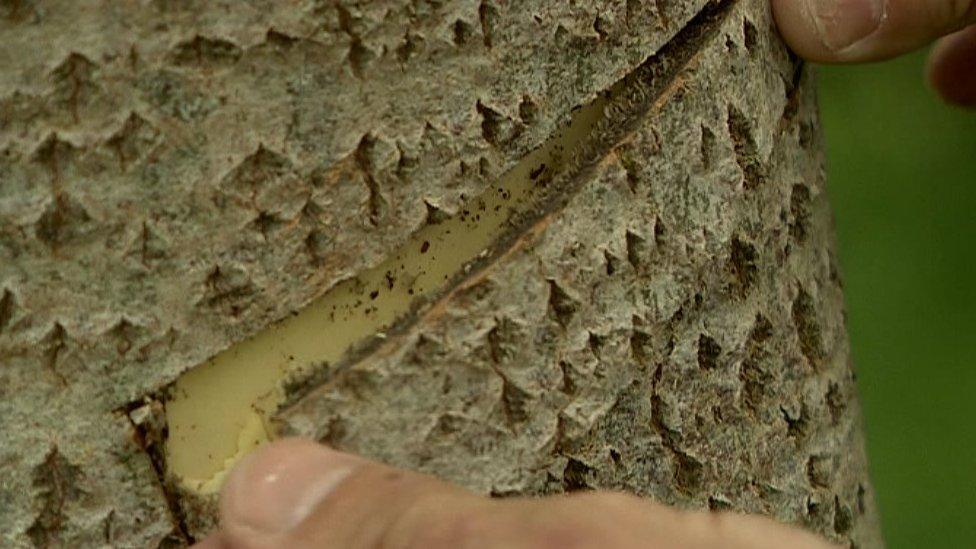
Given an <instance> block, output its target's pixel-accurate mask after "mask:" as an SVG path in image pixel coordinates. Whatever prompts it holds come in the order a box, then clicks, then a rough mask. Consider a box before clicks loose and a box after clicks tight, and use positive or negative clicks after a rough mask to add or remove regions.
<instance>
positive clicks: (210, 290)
mask: <svg viewBox="0 0 976 549" xmlns="http://www.w3.org/2000/svg"><path fill="white" fill-rule="evenodd" d="M204 285H205V287H206V288H205V290H204V297H203V303H204V304H205V305H207V306H208V307H214V308H220V309H222V310H224V311H225V312H227V313H229V314H231V315H234V316H237V315H238V314H240V313H241V312H242V311H243V310H244V309H246V308H247V307H248V305H250V302H251V299H252V298H253V297H254V293H255V288H254V284H253V283H252V281H251V277H250V275H249V274H248V272H247V271H246V270H245V269H243V268H241V267H239V266H236V265H225V266H219V265H218V266H215V267H214V268H213V270H211V271H210V274H209V275H207V279H206V280H205V281H204Z"/></svg>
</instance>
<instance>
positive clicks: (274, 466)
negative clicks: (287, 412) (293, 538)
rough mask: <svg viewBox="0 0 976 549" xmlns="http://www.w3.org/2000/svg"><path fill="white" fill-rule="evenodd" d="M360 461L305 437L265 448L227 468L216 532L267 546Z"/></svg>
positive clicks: (324, 496)
mask: <svg viewBox="0 0 976 549" xmlns="http://www.w3.org/2000/svg"><path fill="white" fill-rule="evenodd" d="M363 463H364V462H363V461H362V460H361V459H360V458H357V457H355V456H351V455H348V454H344V453H341V452H337V451H334V450H331V449H329V448H326V447H325V446H321V445H319V444H315V443H314V442H311V441H307V440H301V439H285V440H280V441H277V442H275V443H273V444H270V445H268V446H265V447H263V448H261V449H259V450H257V451H255V452H254V453H252V454H250V455H248V456H247V457H246V458H244V459H243V460H242V461H241V462H240V463H239V464H238V465H237V467H235V468H234V470H233V471H232V472H231V474H230V477H229V478H228V480H227V484H226V485H225V487H224V490H223V492H222V494H221V498H220V518H221V528H222V531H223V532H224V533H225V534H226V535H227V537H228V539H230V540H234V541H235V542H237V541H239V542H241V543H245V544H247V546H259V547H260V546H273V540H275V539H280V538H281V537H282V536H286V535H288V533H289V532H290V531H291V530H293V529H295V528H296V527H298V526H299V525H300V524H301V523H302V522H303V521H304V520H305V519H306V518H307V517H308V516H309V515H310V514H311V513H312V511H313V510H314V509H315V508H316V507H317V506H319V505H320V504H321V503H322V502H323V501H324V500H325V499H327V498H328V497H329V496H330V494H331V493H332V492H334V491H335V489H336V488H337V487H338V486H339V485H340V484H341V483H342V482H343V481H344V480H345V479H346V478H347V477H348V476H349V475H350V474H351V473H352V472H353V470H354V469H356V468H357V467H359V466H361V465H362V464H363ZM265 542H267V543H265Z"/></svg>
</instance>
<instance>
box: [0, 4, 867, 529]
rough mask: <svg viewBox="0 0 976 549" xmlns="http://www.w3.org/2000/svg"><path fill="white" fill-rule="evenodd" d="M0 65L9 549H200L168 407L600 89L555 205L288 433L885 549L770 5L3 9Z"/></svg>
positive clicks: (806, 91)
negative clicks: (608, 98)
mask: <svg viewBox="0 0 976 549" xmlns="http://www.w3.org/2000/svg"><path fill="white" fill-rule="evenodd" d="M0 40H2V43H3V44H4V47H3V48H0V67H2V68H3V76H2V77H0V474H2V476H0V545H3V546H5V547H8V546H9V547H30V546H39V547H49V546H67V547H88V546H103V545H108V546H118V547H147V546H169V545H183V544H186V543H188V542H191V541H192V540H193V539H194V538H199V537H200V536H201V535H203V534H205V533H206V531H207V530H209V529H210V528H212V526H213V507H212V501H211V500H209V499H207V498H199V497H195V496H192V495H190V494H188V493H186V492H184V491H181V490H180V489H179V488H178V487H177V486H176V485H175V484H174V482H173V480H172V479H171V478H169V477H168V475H167V473H166V464H165V459H164V456H163V454H162V453H161V450H160V448H161V444H162V443H163V438H164V437H165V435H166V428H165V425H163V424H161V423H160V422H161V418H162V417H163V416H162V415H161V413H160V410H161V409H162V407H164V406H165V401H166V388H167V387H168V386H170V384H172V383H173V381H174V380H175V379H176V378H177V377H178V376H179V375H180V374H181V373H182V372H185V371H187V370H189V369H190V368H192V367H194V366H196V365H198V364H200V363H201V362H203V361H205V360H206V359H207V358H208V357H211V356H213V355H215V354H216V353H218V352H219V351H221V350H223V349H226V348H227V347H228V346H230V345H232V344H233V343H235V342H238V341H241V340H243V339H245V338H247V337H248V336H250V335H252V334H254V333H256V332H257V331H259V330H261V329H262V328H264V327H266V326H268V325H270V324H272V323H274V322H275V321H277V320H279V319H281V318H284V317H286V316H288V315H289V314H290V313H292V312H294V311H296V310H300V309H301V308H302V307H303V306H305V305H306V304H308V303H309V302H310V301H311V300H313V299H314V298H315V297H316V296H318V295H320V294H322V293H323V292H325V291H327V290H328V289H329V288H331V287H333V286H334V285H335V284H336V283H338V282H339V281H341V280H343V279H346V278H349V277H350V276H353V275H354V274H355V273H357V272H360V271H362V270H364V269H367V268H369V267H371V266H373V265H376V264H377V263H379V262H380V261H381V260H382V259H383V258H385V257H387V256H389V255H390V254H391V253H392V252H393V251H394V250H396V248H397V246H398V245H400V244H402V243H403V242H404V241H405V240H406V239H407V237H408V236H409V235H410V234H411V233H413V232H414V231H416V230H417V229H418V227H421V226H423V225H424V224H425V223H428V222H430V221H431V216H432V215H435V216H436V215H451V214H453V213H455V212H456V211H457V210H458V208H459V205H460V204H461V203H462V201H463V199H464V197H470V196H475V195H478V194H479V193H480V192H482V191H483V190H484V189H485V188H487V187H488V186H489V185H491V184H492V181H493V180H495V179H496V178H497V177H498V176H499V175H501V174H502V173H503V172H504V171H505V170H506V169H508V168H510V167H511V166H512V165H514V164H515V163H516V162H517V161H518V160H519V158H521V157H523V156H524V155H525V154H526V153H527V152H528V151H530V150H532V149H533V148H535V147H537V146H539V144H540V143H542V142H543V140H545V139H546V137H547V136H549V135H551V134H553V133H554V132H555V131H557V130H558V128H559V127H560V125H561V124H563V123H565V121H566V120H567V119H568V117H569V115H570V113H571V112H572V110H573V109H574V108H575V107H577V106H579V105H582V104H584V103H586V102H587V101H589V100H591V99H592V98H594V97H596V96H597V95H599V94H601V93H604V91H606V90H609V89H611V87H612V86H614V85H615V83H618V82H619V84H616V86H617V88H615V89H617V90H621V91H620V93H619V95H617V96H616V97H620V98H621V99H619V100H616V101H614V102H612V106H611V108H609V109H608V110H607V114H606V120H605V121H604V123H603V124H602V125H601V126H600V128H599V131H598V132H596V133H595V134H594V135H593V137H592V139H591V141H590V142H589V143H590V144H589V145H588V147H587V149H586V151H584V152H583V153H582V154H580V155H579V156H578V157H577V158H575V159H574V160H573V163H572V169H570V170H568V171H567V172H566V174H565V176H564V177H561V178H559V179H557V180H555V181H554V182H553V188H552V190H551V191H550V192H549V194H548V195H547V200H546V201H545V202H544V203H542V204H541V205H540V207H539V208H538V209H537V210H535V211H533V212H532V213H531V214H528V215H526V216H523V218H520V219H519V220H518V222H517V223H513V225H512V229H511V230H510V231H509V232H508V233H506V234H505V235H500V236H499V239H498V242H497V244H496V245H495V246H494V247H493V248H492V249H490V250H489V251H488V253H487V255H486V256H485V257H483V258H481V259H480V260H479V261H478V262H476V263H474V264H472V265H471V268H470V269H469V270H467V271H465V273H462V274H459V275H458V277H456V278H455V279H454V280H453V281H452V282H451V284H450V285H449V286H448V287H447V288H446V289H445V290H444V291H443V292H440V293H439V294H438V295H437V296H436V297H435V298H434V299H430V300H427V301H425V302H423V303H421V304H419V305H418V306H417V307H415V308H414V310H413V311H412V312H411V314H409V315H407V317H405V318H403V319H401V320H400V321H399V322H398V324H397V325H396V327H395V329H393V330H391V331H390V332H389V333H388V334H386V336H385V337H382V338H381V337H377V338H374V339H373V340H371V341H370V342H367V343H364V344H363V345H361V346H359V347H358V348H357V349H356V350H355V352H352V353H350V354H349V355H348V356H347V357H346V358H345V359H344V360H343V361H341V362H340V363H337V364H331V365H329V364H323V365H321V366H320V367H319V368H317V369H316V371H315V372H314V373H313V374H311V375H310V376H308V377H306V378H303V379H302V380H299V381H297V382H294V383H292V384H291V385H290V386H289V397H288V402H287V404H286V406H284V407H283V408H282V409H281V410H280V411H279V412H278V414H276V416H275V419H274V421H275V424H276V426H277V427H278V430H279V431H280V432H281V433H282V434H298V435H305V436H311V437H314V438H316V439H318V440H321V441H325V442H327V443H329V444H331V445H333V446H336V447H338V448H342V449H346V450H349V451H353V452H358V453H361V454H364V455H366V456H370V457H373V458H376V459H380V460H383V461H386V462H388V463H391V464H394V465H397V466H401V467H408V468H412V469H418V470H421V471H426V472H429V473H432V474H435V475H438V476H441V477H443V478H446V479H448V480H450V481H453V482H457V483H460V484H462V485H465V486H467V487H469V488H471V489H472V490H475V491H478V492H481V493H485V494H491V495H493V496H498V497H506V496H513V495H524V494H549V493H556V492H564V491H572V490H583V489H591V488H605V489H620V490H626V491H629V492H634V493H637V494H640V495H643V496H647V497H651V498H654V499H656V500H659V501H662V502H666V503H670V504H675V505H679V506H683V507H689V508H710V509H733V510H739V511H744V512H752V513H762V514H765V515H770V516H773V517H775V518H777V519H779V520H781V521H784V522H788V523H794V524H798V525H801V526H804V527H806V528H809V529H811V530H813V531H815V532H819V533H821V534H823V535H825V536H827V537H828V538H830V539H832V540H834V541H837V542H841V543H845V544H848V545H850V546H852V547H854V546H857V547H876V546H880V545H881V540H880V534H879V531H878V524H877V513H876V509H875V505H874V502H873V496H872V489H871V486H870V483H869V480H868V473H867V462H866V458H865V455H864V449H863V443H862V436H861V427H860V416H859V411H858V406H857V402H856V391H855V385H854V373H853V371H852V368H851V364H850V359H849V353H848V344H847V341H846V336H845V332H844V318H843V298H842V292H841V282H840V278H839V275H838V266H837V261H836V257H835V252H834V247H833V242H832V230H831V220H830V213H829V208H828V205H827V202H826V197H825V189H824V174H823V158H822V145H821V137H820V130H819V124H818V120H817V114H816V106H815V97H814V88H813V84H812V82H811V78H810V74H809V73H810V71H809V70H808V69H807V68H805V67H804V65H803V64H802V63H801V62H799V61H798V60H797V59H795V58H794V57H792V56H791V54H790V53H789V52H788V51H787V50H786V49H785V47H784V46H783V44H782V43H781V42H780V40H779V39H778V37H777V36H776V33H775V30H774V28H773V24H772V20H771V16H770V14H769V12H768V6H767V5H766V2H764V1H761V0H738V1H736V0H718V1H708V0H675V1H672V2H662V1H660V0H658V1H650V0H647V1H642V0H626V1H624V0H589V1H587V2H572V3H570V2H556V1H551V0H529V1H525V2H511V1H504V0H483V1H476V0H437V1H435V0H427V1H417V0H413V1H408V0H390V1H384V2H354V1H352V0H334V1H315V0H307V1H300V2H288V1H284V0H282V1H271V0H266V1H259V0H256V1H253V2H237V1H233V2H231V1H228V2H196V1H193V0H185V1H182V0H155V1H152V2H146V3H140V4H136V3H98V4H97V5H96V4H94V3H92V4H89V3H84V2H75V1H67V0H65V1H61V2H59V1H54V0H52V1H49V2H43V1H40V0H20V1H15V2H0ZM364 138H368V140H369V142H370V144H371V145H372V146H371V147H370V155H371V156H370V159H369V161H368V162H362V161H361V156H362V154H363V153H362V150H361V144H362V143H363V140H364Z"/></svg>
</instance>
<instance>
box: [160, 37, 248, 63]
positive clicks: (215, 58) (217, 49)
mask: <svg viewBox="0 0 976 549" xmlns="http://www.w3.org/2000/svg"><path fill="white" fill-rule="evenodd" d="M241 54H242V50H241V48H240V47H239V46H238V45H237V44H234V43H233V42H230V41H228V40H224V39H221V38H208V37H205V36H200V35H197V36H195V37H193V38H192V39H190V40H187V41H185V42H181V43H179V44H177V45H176V46H175V47H174V48H173V50H172V51H171V52H170V58H171V59H172V60H173V63H174V64H176V65H182V66H195V67H201V68H205V67H213V66H220V65H231V64H233V63H235V62H236V61H237V60H238V59H240V58H241Z"/></svg>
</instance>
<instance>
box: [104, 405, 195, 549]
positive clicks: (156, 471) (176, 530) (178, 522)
mask: <svg viewBox="0 0 976 549" xmlns="http://www.w3.org/2000/svg"><path fill="white" fill-rule="evenodd" d="M148 402H149V404H147V400H146V399H140V400H138V401H136V402H133V403H130V404H128V405H126V406H125V407H124V408H125V411H124V413H125V419H126V420H127V421H128V422H129V425H131V426H132V436H133V438H134V439H135V442H136V444H138V445H139V448H140V449H141V450H142V451H143V452H144V453H145V454H146V456H147V457H148V458H149V463H150V465H151V466H152V471H153V476H154V477H155V478H156V482H157V483H158V486H159V491H160V493H161V494H162V495H163V499H164V500H165V501H166V508H167V510H168V511H169V515H170V521H171V522H172V524H173V532H172V533H173V534H176V535H177V536H179V538H181V539H180V541H182V542H183V543H184V545H186V546H189V545H192V544H193V543H194V542H195V541H196V540H195V539H194V537H193V535H192V534H191V533H190V529H189V527H188V526H187V523H186V516H185V513H184V511H183V507H182V505H180V498H179V496H178V494H177V493H175V492H174V491H173V489H172V488H170V487H169V483H167V482H166V464H165V457H164V455H163V451H162V444H161V442H162V440H164V439H165V437H166V434H165V432H160V433H154V432H150V430H149V428H147V427H146V426H144V425H139V424H137V423H136V421H135V420H133V419H132V415H131V414H132V412H134V411H135V409H136V408H138V407H139V406H151V405H152V402H153V401H148ZM155 402H162V401H161V400H156V401H155ZM117 412H118V411H117ZM164 430H165V428H164ZM156 438H159V439H160V440H159V441H156V440H154V439H156Z"/></svg>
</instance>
